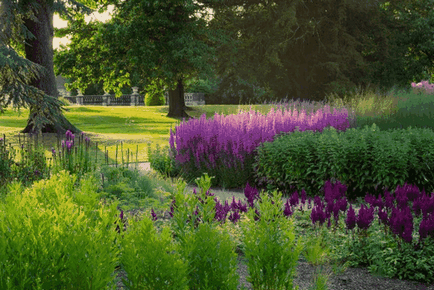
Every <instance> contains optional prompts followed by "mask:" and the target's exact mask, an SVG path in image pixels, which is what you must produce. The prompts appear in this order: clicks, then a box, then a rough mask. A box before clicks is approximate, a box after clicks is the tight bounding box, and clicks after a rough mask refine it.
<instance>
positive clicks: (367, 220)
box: [357, 204, 374, 230]
mask: <svg viewBox="0 0 434 290" xmlns="http://www.w3.org/2000/svg"><path fill="white" fill-rule="evenodd" d="M373 220H374V208H372V207H371V208H369V209H368V208H367V207H366V206H365V205H364V204H362V206H361V208H360V210H359V215H358V217H357V226H358V227H359V228H360V229H365V230H366V229H368V228H369V226H370V225H371V223H372V221H373Z"/></svg>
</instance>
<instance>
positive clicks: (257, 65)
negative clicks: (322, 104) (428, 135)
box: [210, 0, 432, 100]
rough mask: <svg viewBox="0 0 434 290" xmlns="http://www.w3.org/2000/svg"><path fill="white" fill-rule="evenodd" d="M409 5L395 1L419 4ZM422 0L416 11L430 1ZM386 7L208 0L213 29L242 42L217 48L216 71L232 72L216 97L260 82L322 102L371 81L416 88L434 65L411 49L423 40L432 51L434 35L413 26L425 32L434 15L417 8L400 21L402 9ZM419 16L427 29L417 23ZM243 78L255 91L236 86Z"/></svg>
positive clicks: (377, 4)
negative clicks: (212, 12) (417, 81)
mask: <svg viewBox="0 0 434 290" xmlns="http://www.w3.org/2000/svg"><path fill="white" fill-rule="evenodd" d="M408 2H409V3H402V4H399V5H398V4H395V3H399V2H394V4H393V5H392V6H391V7H393V8H396V9H395V10H399V11H400V10H404V8H407V7H410V10H411V9H415V8H414V6H410V4H411V2H415V1H408ZM420 2H422V3H420V4H419V8H418V9H415V12H416V11H420V10H421V9H422V7H424V5H425V7H426V5H429V3H424V2H430V1H420ZM431 2H432V1H431ZM388 5H390V4H387V3H386V4H385V3H384V1H383V2H382V1H363V2H360V1H334V0H330V1H314V2H312V1H283V0H282V1H273V2H265V3H264V1H260V0H253V1H242V0H237V1H232V0H231V1H221V2H218V3H217V4H215V5H212V3H210V6H212V7H213V8H214V9H215V10H216V13H215V15H214V19H213V20H212V21H211V23H210V27H211V29H212V28H214V27H219V28H223V29H226V30H227V31H230V35H231V37H233V39H234V40H236V44H237V45H236V47H227V46H221V47H220V49H219V50H218V51H217V59H218V62H216V65H217V71H218V74H220V75H224V74H226V75H225V77H224V80H223V82H222V84H223V85H221V86H220V88H219V89H220V92H217V94H222V93H223V92H224V90H226V91H227V89H228V87H230V86H232V89H233V91H235V92H236V91H240V90H241V88H242V89H247V90H249V89H250V92H249V93H250V95H252V94H253V92H252V89H253V85H251V84H252V83H255V82H256V84H259V85H260V86H262V87H266V88H269V89H271V91H272V92H273V95H275V96H277V97H278V99H281V98H282V97H284V96H285V95H288V96H290V97H301V98H305V97H306V98H309V99H317V100H321V99H322V98H323V96H324V95H325V93H327V92H338V93H340V96H342V95H343V93H344V92H345V91H349V90H350V89H353V88H354V87H355V86H356V85H362V86H364V87H366V85H367V84H368V83H372V84H375V85H377V86H378V87H379V88H380V89H381V90H382V91H385V90H386V89H389V88H391V87H392V86H394V85H397V86H400V87H410V83H411V81H412V79H414V78H419V77H421V75H422V74H423V73H424V72H423V71H424V70H426V69H427V67H429V63H428V62H423V63H422V62H421V61H420V59H417V58H415V57H414V56H415V55H412V54H409V53H408V49H409V46H414V45H418V44H417V43H418V42H419V45H420V46H421V47H425V49H426V48H432V45H431V46H430V42H431V41H432V36H431V40H430V38H429V37H427V36H428V35H425V38H422V37H420V34H416V33H414V34H413V31H420V32H423V33H426V31H432V26H429V25H427V24H428V23H429V22H427V21H426V19H425V18H424V16H426V15H428V13H426V15H423V16H422V15H421V16H418V15H417V13H413V14H412V15H413V16H412V17H413V18H412V19H411V20H409V21H398V20H396V19H395V14H396V13H395V12H396V11H394V12H392V10H387V8H385V7H387V6H388ZM240 7H241V9H239V8H240ZM431 7H432V5H431ZM237 9H238V11H237ZM239 10H241V12H240V11H239ZM430 11H432V9H430ZM416 19H419V22H420V23H423V24H424V25H425V26H423V25H419V27H417V25H416V23H417V21H416ZM409 30H410V31H412V33H411V34H408V31H409ZM238 32H239V33H240V37H238ZM412 34H413V36H412ZM417 36H419V38H418V37H417ZM422 43H424V44H425V45H423V44H422ZM424 54H426V52H424ZM403 67H404V68H405V69H404V72H403ZM431 67H432V64H431ZM234 68H236V69H234ZM237 78H238V79H243V80H251V82H250V83H251V84H250V88H249V86H246V85H243V84H239V83H240V82H239V80H238V83H237Z"/></svg>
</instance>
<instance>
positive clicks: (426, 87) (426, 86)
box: [411, 81, 434, 94]
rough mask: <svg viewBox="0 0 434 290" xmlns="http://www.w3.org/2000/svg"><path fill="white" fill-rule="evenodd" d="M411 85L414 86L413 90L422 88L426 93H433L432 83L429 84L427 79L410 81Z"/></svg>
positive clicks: (433, 86)
mask: <svg viewBox="0 0 434 290" xmlns="http://www.w3.org/2000/svg"><path fill="white" fill-rule="evenodd" d="M411 86H412V87H413V88H415V90H418V89H420V90H422V92H424V93H426V94H433V93H434V85H433V84H429V83H428V81H421V82H420V83H417V84H416V83H411Z"/></svg>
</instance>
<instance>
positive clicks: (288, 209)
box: [283, 200, 301, 217]
mask: <svg viewBox="0 0 434 290" xmlns="http://www.w3.org/2000/svg"><path fill="white" fill-rule="evenodd" d="M300 207H301V205H300ZM283 214H284V215H285V216H287V217H289V216H292V214H293V212H292V211H291V206H290V203H289V200H287V201H286V203H285V210H284V211H283Z"/></svg>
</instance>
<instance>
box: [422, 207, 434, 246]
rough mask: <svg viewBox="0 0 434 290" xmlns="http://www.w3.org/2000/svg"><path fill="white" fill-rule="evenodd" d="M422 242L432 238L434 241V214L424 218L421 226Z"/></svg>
mask: <svg viewBox="0 0 434 290" xmlns="http://www.w3.org/2000/svg"><path fill="white" fill-rule="evenodd" d="M419 235H420V238H419V240H420V242H422V241H423V240H424V239H425V238H426V237H428V236H431V237H432V238H433V239H434V213H431V215H429V216H428V217H427V218H423V219H422V221H421V222H420V226H419Z"/></svg>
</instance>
